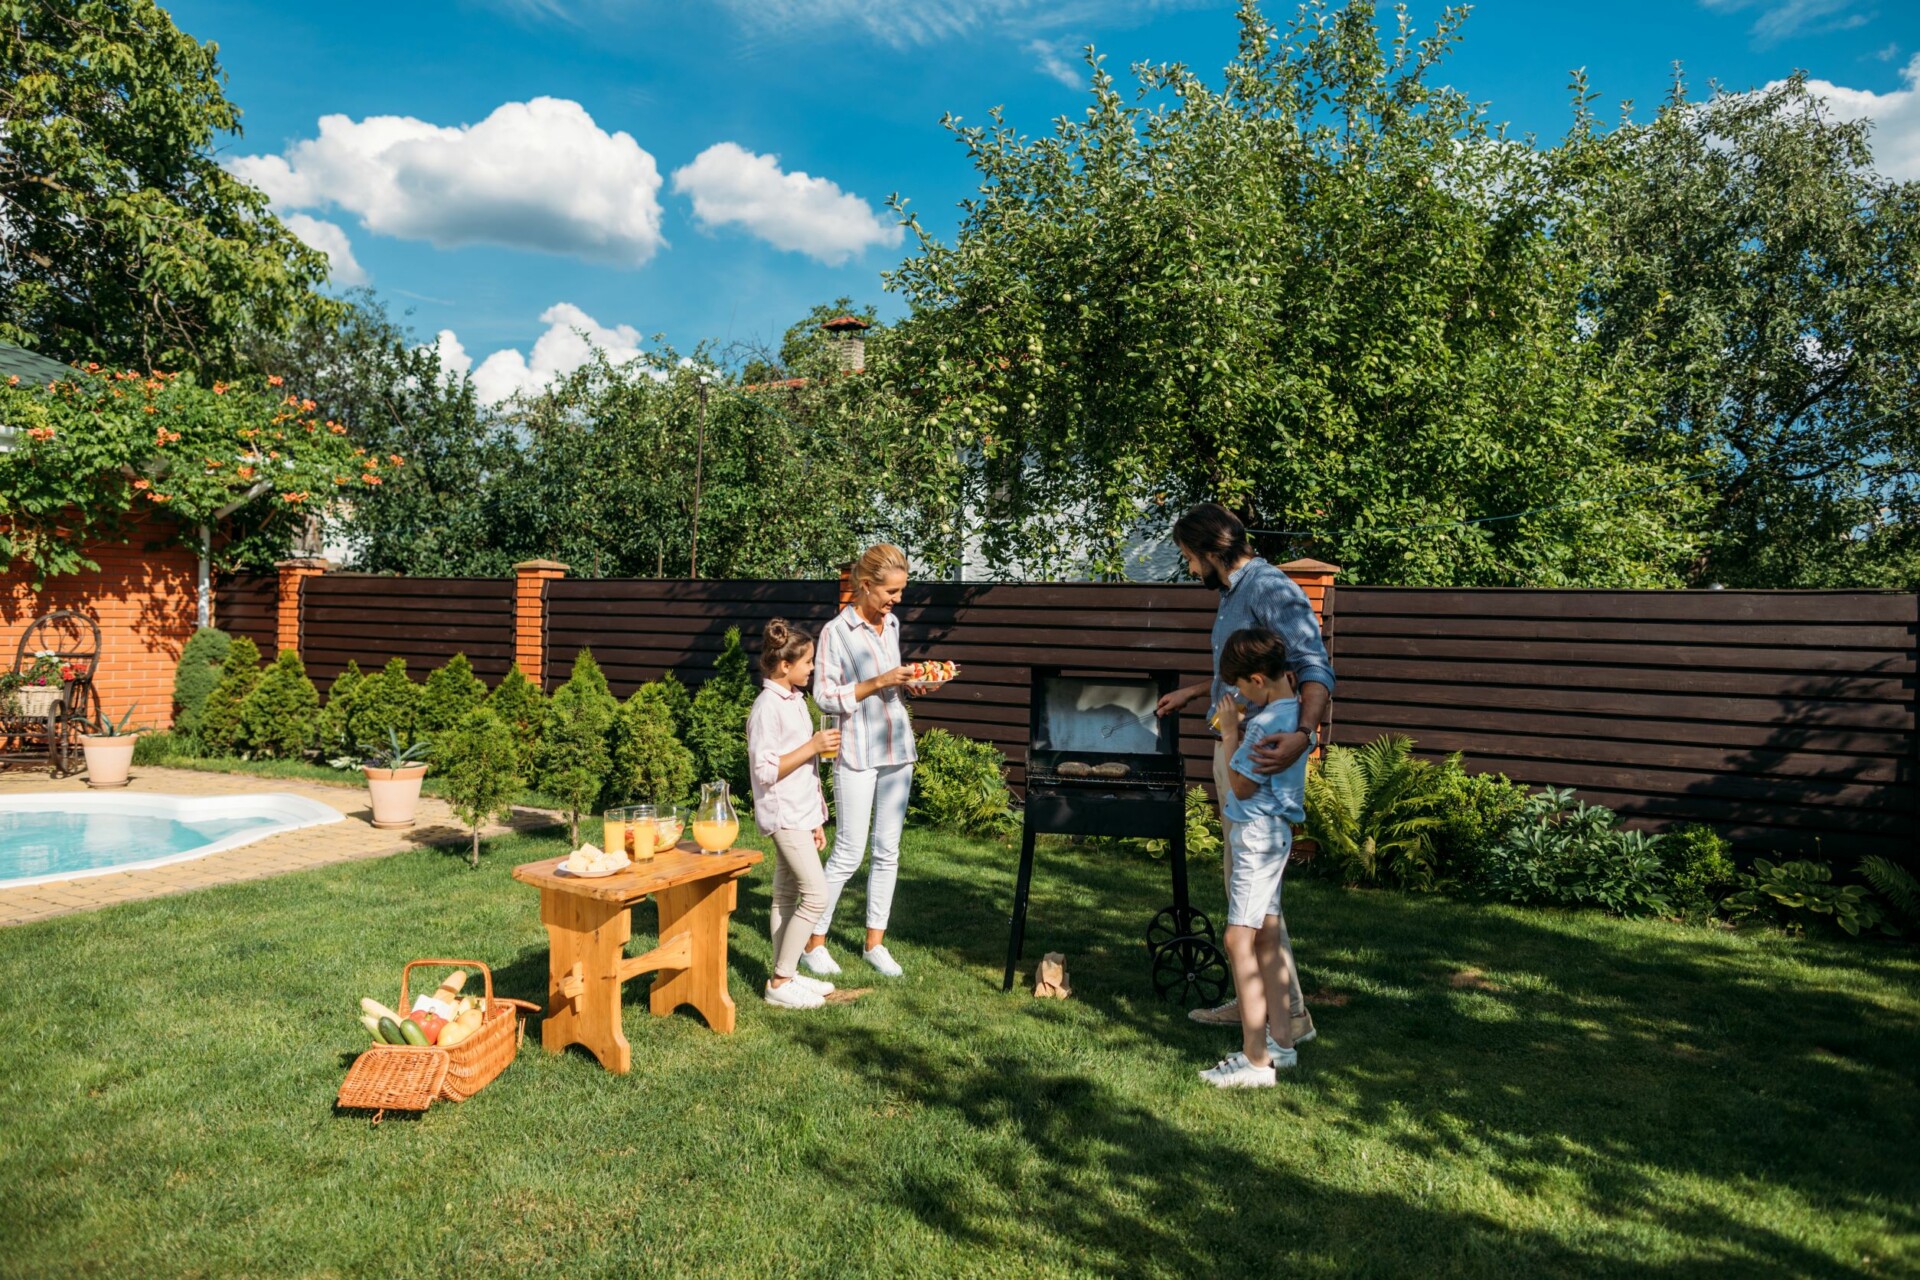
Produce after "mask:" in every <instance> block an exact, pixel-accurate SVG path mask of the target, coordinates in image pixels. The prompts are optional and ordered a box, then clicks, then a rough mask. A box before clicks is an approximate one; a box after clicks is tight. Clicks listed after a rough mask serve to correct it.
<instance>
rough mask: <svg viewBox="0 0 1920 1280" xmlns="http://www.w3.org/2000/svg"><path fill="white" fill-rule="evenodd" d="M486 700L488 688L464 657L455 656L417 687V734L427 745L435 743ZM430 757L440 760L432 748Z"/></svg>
mask: <svg viewBox="0 0 1920 1280" xmlns="http://www.w3.org/2000/svg"><path fill="white" fill-rule="evenodd" d="M486 700H487V686H486V685H485V684H484V683H482V682H481V679H480V677H479V676H476V675H475V674H473V664H472V663H470V662H468V661H467V655H466V654H464V653H456V654H454V655H453V656H452V657H451V658H449V659H447V663H446V665H445V666H443V667H441V668H440V669H439V670H437V671H435V672H434V673H433V674H432V675H430V676H428V677H427V679H426V683H425V684H423V685H421V686H420V704H419V705H420V714H419V719H418V722H417V724H416V726H415V727H416V730H417V732H418V733H419V734H420V735H421V736H422V737H424V738H426V739H427V741H428V742H431V743H438V742H439V740H440V738H441V736H442V735H444V734H448V733H451V732H453V727H454V726H455V725H457V724H459V723H460V722H461V721H462V720H464V719H466V718H467V713H468V712H469V711H472V710H473V709H474V708H475V707H478V706H480V705H481V704H482V703H484V702H485V701H486ZM432 757H433V758H434V759H435V760H438V759H439V748H438V747H437V746H435V747H434V748H433V750H432Z"/></svg>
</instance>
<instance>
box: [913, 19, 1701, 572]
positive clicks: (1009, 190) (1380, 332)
mask: <svg viewBox="0 0 1920 1280" xmlns="http://www.w3.org/2000/svg"><path fill="white" fill-rule="evenodd" d="M1463 18H1464V10H1448V11H1447V12H1446V13H1445V15H1444V16H1443V17H1442V19H1441V21H1440V24H1439V27H1438V29H1437V30H1436V31H1435V32H1434V33H1433V34H1432V35H1430V36H1428V37H1427V38H1425V39H1416V38H1415V37H1414V35H1413V33H1412V32H1411V30H1410V28H1409V27H1408V25H1407V23H1406V19H1405V16H1404V14H1402V17H1401V25H1400V28H1399V30H1398V31H1397V32H1396V33H1394V34H1393V35H1391V36H1390V37H1388V38H1386V39H1385V40H1383V39H1382V36H1381V33H1380V31H1379V30H1378V28H1377V26H1376V24H1375V20H1374V7H1373V5H1372V4H1370V3H1365V2H1363V0H1356V2H1355V3H1351V4H1348V5H1346V6H1345V7H1343V8H1339V9H1337V10H1335V9H1330V8H1329V7H1328V6H1327V5H1325V4H1321V3H1311V4H1308V5H1306V6H1305V7H1304V8H1303V9H1302V11H1301V12H1300V14H1299V15H1298V17H1297V18H1296V19H1295V21H1294V23H1293V25H1292V27H1291V28H1290V29H1289V30H1288V31H1286V32H1284V33H1283V32H1281V31H1278V30H1276V29H1275V28H1274V27H1273V26H1272V25H1271V24H1269V23H1268V22H1267V21H1266V20H1265V18H1264V17H1263V16H1262V14H1261V12H1260V9H1259V7H1258V6H1257V5H1256V4H1254V3H1252V2H1251V0H1248V2H1247V3H1244V4H1243V5H1242V7H1241V10H1240V14H1239V22H1240V30H1241V39H1240V46H1239V51H1238V55H1237V56H1236V57H1235V59H1234V60H1233V62H1232V63H1231V64H1230V65H1229V66H1228V67H1227V68H1226V73H1225V77H1224V83H1223V84H1222V85H1221V86H1220V87H1215V86H1213V85H1210V84H1208V83H1207V82H1205V81H1203V80H1202V79H1201V78H1200V77H1198V76H1197V75H1195V74H1193V73H1192V72H1190V71H1188V70H1187V69H1186V68H1184V67H1182V66H1179V65H1171V66H1161V67H1153V68H1146V69H1143V71H1142V75H1141V78H1142V84H1141V94H1140V99H1139V100H1134V99H1131V98H1130V97H1129V96H1128V95H1126V94H1123V93H1122V91H1121V90H1120V88H1119V87H1118V86H1117V85H1116V83H1115V82H1114V80H1113V78H1112V77H1111V76H1109V75H1108V74H1107V73H1106V72H1105V71H1104V70H1102V69H1101V68H1100V66H1099V65H1098V63H1097V62H1094V63H1092V72H1093V74H1092V88H1091V98H1090V101H1089V102H1088V104H1087V108H1086V110H1085V112H1084V113H1081V114H1078V115H1075V116H1069V117H1062V118H1061V119H1060V120H1059V121H1057V122H1056V124H1055V127H1054V129H1053V132H1052V133H1051V135H1049V136H1044V137H1038V138H1029V137H1026V136H1023V135H1021V134H1019V133H1017V132H1016V131H1015V130H1014V129H1013V128H1012V127H1011V126H1010V125H1008V124H1007V123H1006V121H1005V120H1004V119H1003V118H1002V117H1001V116H1000V115H999V113H997V112H996V113H994V115H993V116H992V118H991V120H990V122H989V123H988V124H987V125H985V126H967V125H962V124H960V123H959V122H958V121H956V120H950V121H949V125H950V127H951V128H952V129H953V130H954V132H955V135H956V137H957V138H958V139H959V140H960V142H961V143H962V144H963V145H964V146H965V147H966V149H967V152H968V155H969V156H970V158H971V159H972V161H973V163H974V165H975V167H976V168H977V170H978V171H979V176H980V195H979V196H978V197H977V198H974V199H972V200H969V201H968V202H966V204H965V206H964V217H963V220H962V223H961V227H960V230H959V232H958V235H957V237H956V239H955V240H954V242H953V243H951V244H947V243H943V242H942V241H941V240H939V239H937V238H936V237H934V236H933V235H932V234H930V233H929V232H928V231H927V230H926V229H925V228H924V227H922V226H921V225H920V223H919V222H918V220H917V219H914V220H912V223H911V225H912V228H913V230H914V231H915V232H916V234H917V236H918V251H917V252H916V253H915V254H914V255H913V256H911V257H910V258H909V259H908V260H907V261H906V262H905V263H904V264H903V265H902V266H901V267H900V268H899V269H898V270H897V271H895V272H893V273H891V274H890V275H889V276H888V283H889V285H890V286H891V287H893V288H895V289H898V290H899V291H901V292H902V293H903V294H904V295H905V296H906V297H907V299H908V300H909V301H910V302H911V303H912V305H913V308H914V315H913V317H912V319H911V320H910V321H909V322H907V324H906V325H905V326H903V328H904V333H903V336H902V344H901V345H902V347H903V348H904V350H903V353H902V362H903V364H904V365H905V366H906V367H908V368H909V369H911V370H912V371H913V381H912V385H913V388H914V390H915V391H916V393H917V395H918V405H917V407H918V409H919V410H920V412H919V413H918V414H917V415H916V416H914V417H913V418H912V419H910V423H911V427H912V430H913V431H914V432H915V433H916V434H917V435H918V436H920V437H921V439H922V441H923V443H924V444H925V445H927V446H928V447H929V448H932V449H934V450H936V451H938V450H945V451H947V452H948V453H949V454H950V455H951V456H953V457H955V458H956V459H959V460H961V462H962V465H963V466H964V468H965V469H966V473H967V474H966V475H965V476H964V477H963V480H962V482H963V483H964V484H965V486H966V490H965V492H966V497H967V502H968V507H969V509H970V511H971V512H972V513H973V520H972V525H973V528H972V532H973V533H975V534H976V535H977V536H979V537H981V538H983V540H984V542H985V544H986V547H987V550H988V552H989V553H990V555H991V556H992V557H993V558H994V559H996V560H998V561H1000V562H1001V563H1002V564H1005V565H1019V566H1021V567H1023V568H1025V569H1027V570H1029V571H1033V570H1037V571H1041V572H1047V571H1057V570H1061V569H1069V568H1072V569H1080V570H1089V569H1090V570H1092V571H1094V572H1096V573H1100V572H1107V573H1111V572H1117V571H1120V570H1121V569H1122V567H1123V566H1122V563H1121V553H1122V548H1123V547H1124V546H1125V544H1126V543H1127V540H1128V538H1129V536H1130V535H1131V534H1133V533H1135V532H1136V531H1137V530H1138V529H1140V528H1141V527H1142V526H1143V525H1149V526H1155V527H1158V528H1161V529H1164V527H1165V525H1166V523H1167V522H1168V520H1169V519H1170V518H1171V510H1177V509H1178V507H1179V506H1180V505H1182V504H1184V503H1186V502H1188V501H1191V500H1193V499H1196V498H1201V497H1208V498H1217V499H1220V500H1222V501H1224V502H1226V503H1228V504H1229V505H1231V506H1233V507H1235V508H1237V509H1238V510H1239V511H1240V512H1241V513H1242V514H1243V515H1245V516H1247V517H1248V518H1249V519H1250V521H1251V522H1252V523H1254V524H1255V525H1257V526H1260V527H1263V528H1269V529H1275V530H1281V531H1286V532H1283V533H1282V534H1281V535H1280V536H1279V537H1278V538H1277V539H1274V540H1271V541H1270V542H1269V544H1268V545H1270V546H1272V547H1273V548H1274V549H1275V550H1282V549H1284V550H1292V551H1307V552H1313V553H1317V554H1320V555H1322V556H1326V557H1328V558H1336V559H1338V560H1340V562H1341V563H1342V564H1344V565H1345V566H1347V567H1348V568H1349V570H1350V571H1351V572H1352V573H1353V574H1354V575H1355V576H1356V577H1357V578H1358V579H1359V580H1360V581H1372V582H1383V581H1385V582H1420V583H1458V584H1488V583H1529V584H1554V583H1567V582H1582V583H1588V584H1595V585H1598V584H1616V585H1656V584H1662V583H1672V582H1675V581H1677V580H1678V577H1679V574H1680V572H1681V571H1682V568H1683V566H1684V565H1685V564H1686V563H1688V561H1689V560H1690V558H1691V557H1692V555H1693V554H1694V551H1695V548H1696V543H1697V539H1696V538H1695V536H1694V535H1693V534H1692V532H1691V529H1690V525H1691V521H1690V520H1689V518H1688V514H1687V513H1688V511H1689V509H1690V507H1691V505H1692V504H1693V503H1694V502H1695V497H1694V495H1693V494H1692V491H1691V490H1689V489H1688V488H1686V487H1685V486H1684V485H1675V484H1674V483H1673V482H1674V481H1676V480H1678V479H1679V478H1680V477H1682V476H1685V475H1687V474H1690V473H1691V472H1692V471H1695V470H1697V469H1698V468H1699V467H1700V466H1701V465H1702V464H1703V459H1702V457H1701V456H1700V448H1699V446H1698V444H1697V443H1696V442H1694V441H1692V440H1690V439H1689V438H1687V436H1686V435H1685V433H1683V432H1675V431H1673V430H1670V429H1663V428H1662V426H1661V425H1660V424H1659V423H1657V422H1656V421H1655V420H1654V418H1653V415H1652V413H1651V399H1652V392H1651V390H1650V388H1649V387H1648V385H1647V381H1648V380H1647V379H1646V378H1645V376H1644V375H1643V373H1642V371H1641V370H1639V369H1638V368H1636V367H1635V366H1634V364H1633V363H1632V361H1631V360H1629V359H1625V358H1617V357H1615V356H1613V355H1611V354H1610V353H1609V352H1608V351H1607V350H1605V349H1603V348H1601V347H1600V346H1598V345H1596V344H1594V343H1591V342H1588V341H1585V340H1584V335H1583V333H1582V329H1581V324H1582V320H1581V309H1580V308H1581V287H1582V281H1581V279H1580V276H1579V273H1578V269H1577V268H1578V263H1577V261H1576V260H1575V259H1574V257H1573V255H1574V253H1575V251H1576V248H1577V246H1578V244H1579V243H1580V240H1579V237H1578V236H1575V235H1572V234H1569V230H1568V229H1569V228H1570V227H1572V226H1574V225H1575V224H1577V223H1579V222H1580V221H1581V220H1582V219H1584V218H1587V217H1590V216H1591V214H1590V212H1589V211H1588V210H1587V209H1585V208H1583V207H1582V205H1581V204H1580V203H1579V201H1578V200H1577V199H1574V198H1572V193H1570V192H1569V191H1567V190H1566V188H1565V184H1564V182H1562V181H1561V180H1560V178H1559V175H1558V174H1557V173H1556V170H1555V166H1554V164H1553V162H1552V160H1551V158H1543V157H1542V156H1541V154H1540V153H1538V152H1537V151H1536V150H1535V149H1533V148H1532V147H1530V146H1526V145H1521V144H1519V143H1516V142H1513V141H1511V140H1509V139H1507V138H1505V137H1504V135H1503V134H1502V133H1501V131H1499V130H1498V129H1495V128H1493V127H1491V126H1490V125H1489V124H1488V123H1487V122H1486V121H1485V119H1484V118H1483V117H1482V115H1481V114H1480V112H1479V110H1478V109H1477V108H1475V107H1474V106H1473V104H1472V103H1471V102H1470V101H1469V100H1468V99H1467V98H1466V96H1465V95H1463V94H1461V93H1459V92H1458V91H1456V90H1453V89H1449V88H1445V87H1442V86H1441V85H1440V84H1438V83H1437V79H1438V75H1439V68H1440V66H1441V63H1442V60H1443V58H1444V56H1445V54H1446V52H1447V50H1448V48H1449V47H1450V46H1451V45H1452V43H1453V42H1454V40H1455V39H1456V36H1457V30H1458V27H1459V24H1460V22H1461V21H1462V19H1463ZM903 212H904V210H903ZM1622 494H1625V495H1627V496H1624V497H1619V496H1616V495H1622ZM1519 511H1529V512H1532V514H1530V515H1528V516H1527V517H1526V518H1522V519H1514V520H1507V521H1500V522H1497V523H1489V524H1468V523H1464V521H1466V520H1468V519H1470V518H1473V517H1479V516H1483V515H1491V514H1496V513H1499V514H1505V513H1511V512H1519Z"/></svg>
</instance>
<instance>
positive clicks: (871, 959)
mask: <svg viewBox="0 0 1920 1280" xmlns="http://www.w3.org/2000/svg"><path fill="white" fill-rule="evenodd" d="M860 954H861V955H862V956H864V957H866V961H867V963H868V964H870V965H872V966H873V967H874V968H875V969H878V970H879V971H880V972H881V973H884V974H886V975H887V977H889V978H897V977H899V976H900V974H901V968H900V965H899V963H898V962H896V961H895V960H894V958H893V956H892V955H891V954H890V953H889V952H888V951H887V944H886V943H884V942H883V943H881V944H880V945H879V946H877V947H873V948H870V949H868V950H866V951H862V952H861V953H860Z"/></svg>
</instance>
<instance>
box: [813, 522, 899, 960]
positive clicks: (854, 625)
mask: <svg viewBox="0 0 1920 1280" xmlns="http://www.w3.org/2000/svg"><path fill="white" fill-rule="evenodd" d="M906 586H907V556H906V553H905V552H903V551H902V550H900V548H898V547H896V546H893V545H892V544H890V543H884V542H883V543H880V544H878V545H876V546H871V547H868V548H867V549H866V550H865V551H864V552H862V553H861V555H860V558H859V559H858V560H857V561H855V562H854V566H853V603H851V604H849V605H848V606H847V607H846V608H844V609H842V610H841V611H840V613H839V616H837V617H836V618H834V620H833V621H831V622H829V623H828V624H827V625H826V627H825V628H824V629H823V630H822V631H821V633H820V642H819V647H818V651H817V653H818V656H817V660H816V664H815V671H814V677H813V696H814V700H815V701H816V702H818V703H819V704H820V709H821V710H822V711H824V712H825V713H826V714H828V715H830V716H834V717H836V718H837V720H838V722H839V727H840V755H839V758H838V759H836V760H835V761H834V772H833V796H834V807H835V809H836V811H837V812H836V813H835V815H834V817H835V827H834V836H833V854H832V856H830V857H829V858H828V859H827V867H826V878H827V908H826V910H825V911H824V912H822V913H821V915H820V919H819V921H818V923H816V924H815V925H814V930H813V936H812V937H811V938H809V939H807V949H806V951H805V953H803V954H802V955H801V957H800V962H801V963H802V964H804V965H806V967H807V968H808V969H810V970H812V971H813V972H814V973H816V974H819V975H821V976H822V977H830V976H832V975H834V974H837V973H839V972H840V966H839V964H837V963H836V962H835V961H834V958H833V957H832V956H831V955H829V954H828V952H827V928H828V926H829V925H831V924H832V922H833V911H834V908H835V907H836V906H837V905H838V904H839V902H840V892H841V890H843V889H845V888H846V887H847V882H848V881H849V880H851V879H853V875H854V873H855V872H856V871H858V870H859V869H860V863H861V862H862V860H864V859H866V858H867V857H868V856H869V854H870V855H871V857H872V866H871V867H870V869H869V870H868V872H867V938H866V947H865V948H864V950H863V951H862V955H863V956H864V957H865V958H866V961H867V963H868V964H870V965H872V966H873V967H874V969H876V970H877V971H879V972H880V973H882V974H885V975H886V976H887V977H889V978H897V977H899V976H900V966H899V965H898V964H897V963H895V961H894V958H893V957H892V956H891V955H890V954H888V952H887V942H886V939H887V918H888V916H889V914H890V913H891V912H892V909H893V887H894V883H895V881H896V880H898V878H899V874H900V830H901V828H902V827H904V826H905V825H906V821H907V796H908V793H909V792H910V791H911V790H912V788H913V762H914V760H915V759H916V756H915V754H914V749H913V726H912V724H911V723H910V722H909V721H908V719H907V708H906V704H905V702H904V701H903V699H902V697H901V693H902V691H903V690H906V689H907V688H908V686H909V683H910V682H909V681H908V679H907V669H906V667H904V666H902V665H901V663H900V620H899V619H898V618H896V617H894V614H893V611H894V608H895V607H896V606H897V605H898V604H899V603H900V593H901V592H902V591H904V590H906ZM869 841H871V844H869Z"/></svg>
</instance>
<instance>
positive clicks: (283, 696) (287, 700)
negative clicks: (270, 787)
mask: <svg viewBox="0 0 1920 1280" xmlns="http://www.w3.org/2000/svg"><path fill="white" fill-rule="evenodd" d="M319 715H320V692H319V690H317V689H315V688H314V687H313V681H311V680H309V679H307V668H306V664H305V663H303V662H301V661H300V655H299V654H298V653H296V652H295V651H294V650H292V649H282V650H281V651H280V656H279V657H278V658H276V659H275V660H274V662H273V665H272V666H270V667H268V668H267V669H266V671H265V672H264V673H262V675H261V676H260V679H259V681H258V682H257V683H256V684H255V685H254V686H253V692H251V693H249V694H248V695H247V697H246V701H244V702H242V703H241V704H240V727H241V739H242V742H243V745H244V746H245V747H246V749H247V751H248V753H249V754H251V755H254V756H258V757H264V758H266V759H269V760H302V759H305V758H306V754H307V752H308V751H309V750H310V749H311V748H312V747H313V744H314V739H315V737H316V736H317V733H318V723H317V722H318V720H319Z"/></svg>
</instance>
